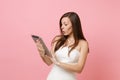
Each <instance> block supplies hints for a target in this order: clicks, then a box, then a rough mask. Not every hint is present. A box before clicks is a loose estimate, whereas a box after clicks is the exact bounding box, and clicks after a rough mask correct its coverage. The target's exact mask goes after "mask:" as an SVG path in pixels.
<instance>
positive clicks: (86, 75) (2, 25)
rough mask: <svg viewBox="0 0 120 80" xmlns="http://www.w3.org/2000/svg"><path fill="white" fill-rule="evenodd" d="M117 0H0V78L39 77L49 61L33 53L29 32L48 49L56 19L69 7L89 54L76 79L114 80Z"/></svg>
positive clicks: (118, 78)
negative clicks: (76, 15) (74, 13)
mask: <svg viewBox="0 0 120 80" xmlns="http://www.w3.org/2000/svg"><path fill="white" fill-rule="evenodd" d="M119 8H120V1H119V0H0V80H45V79H46V76H47V74H48V72H49V71H50V69H51V67H52V66H49V67H48V66H47V65H46V64H44V63H43V62H42V60H41V58H40V57H39V53H38V52H37V49H36V46H35V44H34V42H33V40H32V39H31V34H37V35H41V37H42V38H43V40H44V41H45V42H46V44H47V46H48V48H51V47H50V42H51V40H52V38H53V37H54V36H55V35H56V34H59V25H58V23H59V18H60V17H61V15H62V14H64V13H65V12H67V11H75V12H77V13H78V14H79V16H80V18H81V23H82V27H83V31H84V34H85V36H86V38H87V40H88V42H89V47H90V53H89V55H88V58H87V62H86V65H85V68H84V70H83V72H82V73H81V74H78V75H77V77H78V80H120V62H119V61H120V9H119Z"/></svg>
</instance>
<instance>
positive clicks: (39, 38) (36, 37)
mask: <svg viewBox="0 0 120 80" xmlns="http://www.w3.org/2000/svg"><path fill="white" fill-rule="evenodd" d="M31 36H32V39H33V40H34V41H35V42H36V40H37V39H38V40H40V42H41V44H42V46H43V48H44V50H45V55H48V56H49V57H52V55H51V53H50V51H49V49H48V48H47V46H46V45H45V42H44V41H43V39H42V38H41V37H40V36H37V35H31Z"/></svg>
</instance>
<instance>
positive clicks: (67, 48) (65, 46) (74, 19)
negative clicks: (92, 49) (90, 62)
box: [36, 12, 89, 80]
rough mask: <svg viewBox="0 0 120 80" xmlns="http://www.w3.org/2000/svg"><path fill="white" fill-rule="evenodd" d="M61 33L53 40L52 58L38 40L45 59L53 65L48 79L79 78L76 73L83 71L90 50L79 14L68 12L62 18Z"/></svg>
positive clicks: (68, 79)
mask: <svg viewBox="0 0 120 80" xmlns="http://www.w3.org/2000/svg"><path fill="white" fill-rule="evenodd" d="M59 25H60V31H61V35H59V36H56V37H55V38H54V39H53V41H52V49H51V54H52V55H53V57H52V58H50V57H48V56H47V55H45V51H44V49H43V48H42V45H41V44H40V42H39V41H37V42H36V44H37V48H38V51H39V53H40V56H41V57H42V59H43V61H44V62H45V63H46V64H48V65H51V64H52V63H53V64H54V65H53V68H52V70H51V71H50V73H49V75H48V77H47V80H77V79H76V77H75V73H81V72H82V70H83V68H84V65H85V62H86V58H87V54H88V52H89V47H88V42H87V41H86V39H85V37H84V35H83V32H82V27H81V22H80V19H79V16H78V15H77V13H75V12H67V13H65V14H63V16H62V17H61V18H60V22H59Z"/></svg>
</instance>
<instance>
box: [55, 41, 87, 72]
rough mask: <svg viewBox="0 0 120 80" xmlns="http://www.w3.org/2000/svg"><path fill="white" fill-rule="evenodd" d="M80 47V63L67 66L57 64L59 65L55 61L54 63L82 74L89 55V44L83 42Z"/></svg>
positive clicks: (60, 63)
mask: <svg viewBox="0 0 120 80" xmlns="http://www.w3.org/2000/svg"><path fill="white" fill-rule="evenodd" d="M78 46H79V45H78ZM80 46H81V49H80V57H79V61H78V63H71V64H67V63H62V62H57V63H56V62H54V61H53V62H54V63H55V64H57V65H58V66H60V67H62V68H64V69H66V70H68V71H72V72H78V73H81V72H82V70H83V68H84V65H85V62H86V58H87V54H88V44H87V42H85V41H83V42H82V44H80Z"/></svg>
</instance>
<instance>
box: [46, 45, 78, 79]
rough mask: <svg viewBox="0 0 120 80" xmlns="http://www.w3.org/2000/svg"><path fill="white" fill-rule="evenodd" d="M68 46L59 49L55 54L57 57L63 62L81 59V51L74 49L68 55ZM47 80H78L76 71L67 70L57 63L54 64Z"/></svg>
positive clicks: (73, 61)
mask: <svg viewBox="0 0 120 80" xmlns="http://www.w3.org/2000/svg"><path fill="white" fill-rule="evenodd" d="M68 51H69V48H68V47H63V48H60V49H58V50H57V51H56V52H55V54H56V57H57V59H58V60H59V61H60V62H63V63H68V64H69V63H77V61H78V59H79V51H78V50H76V49H73V50H72V51H71V53H70V56H68ZM47 80H77V79H76V76H75V73H73V72H70V71H67V70H65V69H63V68H61V67H59V66H57V65H53V68H52V70H51V71H50V73H49V75H48V77H47Z"/></svg>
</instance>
